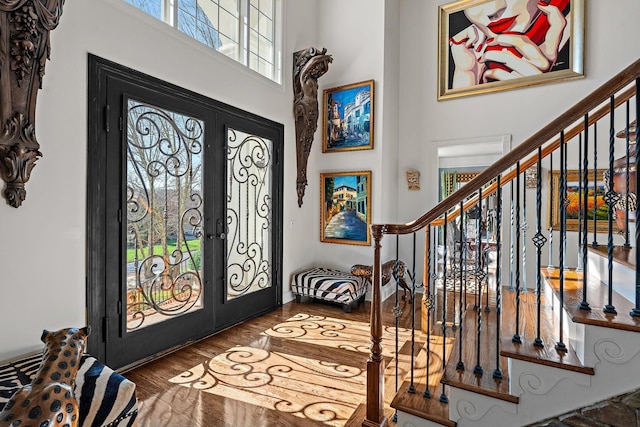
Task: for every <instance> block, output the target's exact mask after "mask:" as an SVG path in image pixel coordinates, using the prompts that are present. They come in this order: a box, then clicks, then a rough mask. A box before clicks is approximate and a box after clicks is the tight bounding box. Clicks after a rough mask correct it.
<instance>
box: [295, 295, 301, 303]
mask: <svg viewBox="0 0 640 427" xmlns="http://www.w3.org/2000/svg"><path fill="white" fill-rule="evenodd" d="M296 302H297V303H300V302H302V295H300V294H298V295H296Z"/></svg>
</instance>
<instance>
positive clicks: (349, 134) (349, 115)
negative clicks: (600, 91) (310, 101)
mask: <svg viewBox="0 0 640 427" xmlns="http://www.w3.org/2000/svg"><path fill="white" fill-rule="evenodd" d="M373 86H374V84H373V80H367V81H364V82H360V83H354V84H350V85H345V86H340V87H334V88H331V89H325V90H324V92H323V97H322V99H323V104H322V105H323V111H324V115H323V120H322V129H323V132H322V152H323V153H330V152H338V151H353V150H371V149H373V116H374V115H373V104H374V102H373V101H374V98H373Z"/></svg>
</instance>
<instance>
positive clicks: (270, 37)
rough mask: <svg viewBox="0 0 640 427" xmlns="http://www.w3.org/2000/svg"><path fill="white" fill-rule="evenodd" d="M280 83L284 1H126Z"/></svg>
mask: <svg viewBox="0 0 640 427" xmlns="http://www.w3.org/2000/svg"><path fill="white" fill-rule="evenodd" d="M124 1H126V2H127V3H130V4H132V5H133V6H135V7H137V8H138V9H141V10H143V11H145V12H146V13H148V14H149V15H151V16H153V17H155V18H157V19H160V20H161V21H164V22H166V23H167V24H169V25H171V26H172V27H174V28H177V29H178V30H180V31H182V32H183V33H185V34H187V35H188V36H190V37H192V38H194V39H196V40H198V41H199V42H201V43H204V44H206V45H207V46H209V47H211V48H212V49H215V50H217V51H218V52H220V53H222V54H224V55H226V56H228V57H230V58H233V59H235V60H236V61H238V62H240V63H241V64H244V65H245V66H247V67H249V68H250V69H252V70H254V71H257V72H258V73H260V74H262V75H263V76H265V77H267V78H269V79H271V80H273V81H276V82H278V83H280V81H281V80H280V79H281V72H280V48H279V44H280V41H279V37H280V31H279V27H280V25H281V24H280V21H281V20H280V3H281V1H282V0H124Z"/></svg>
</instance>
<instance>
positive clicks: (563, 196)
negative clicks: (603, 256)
mask: <svg viewBox="0 0 640 427" xmlns="http://www.w3.org/2000/svg"><path fill="white" fill-rule="evenodd" d="M566 149H567V148H566V144H565V143H564V131H560V196H559V197H558V201H559V202H560V245H559V246H560V250H559V254H560V255H559V258H558V263H559V268H560V278H559V280H560V296H559V299H560V310H559V312H558V317H559V326H560V327H559V329H560V331H559V335H560V336H559V341H558V342H557V343H556V350H557V351H560V352H566V351H567V346H566V345H565V344H564V341H563V338H564V331H563V323H564V322H563V320H564V313H563V309H564V270H565V269H564V248H565V246H564V243H565V241H566V238H567V232H566V221H567V203H566V201H567V166H566Z"/></svg>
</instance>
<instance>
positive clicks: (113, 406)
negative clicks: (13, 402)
mask: <svg viewBox="0 0 640 427" xmlns="http://www.w3.org/2000/svg"><path fill="white" fill-rule="evenodd" d="M41 360H42V354H41V353H36V354H33V355H31V356H27V357H24V358H21V359H19V360H14V361H12V362H9V363H6V364H3V365H0V411H2V409H3V408H4V406H5V405H6V403H7V402H8V401H9V399H10V398H11V396H13V394H14V393H15V392H16V391H17V390H18V389H19V388H20V387H22V386H23V385H27V384H30V383H31V381H32V379H33V377H34V376H35V374H36V371H37V370H38V368H39V367H40V362H41ZM74 393H75V395H76V399H77V400H78V409H79V412H80V417H79V421H78V426H82V427H130V426H135V425H136V418H137V415H138V401H137V398H136V385H135V384H134V383H132V382H131V381H129V380H127V379H126V378H125V377H123V376H122V375H120V374H118V373H117V372H114V371H113V370H112V369H111V368H109V367H107V366H105V365H103V364H102V363H100V362H99V361H98V360H97V359H96V358H94V357H92V356H89V355H87V354H85V355H83V356H82V359H81V360H80V368H79V370H78V374H77V377H76V387H75V392H74Z"/></svg>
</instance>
